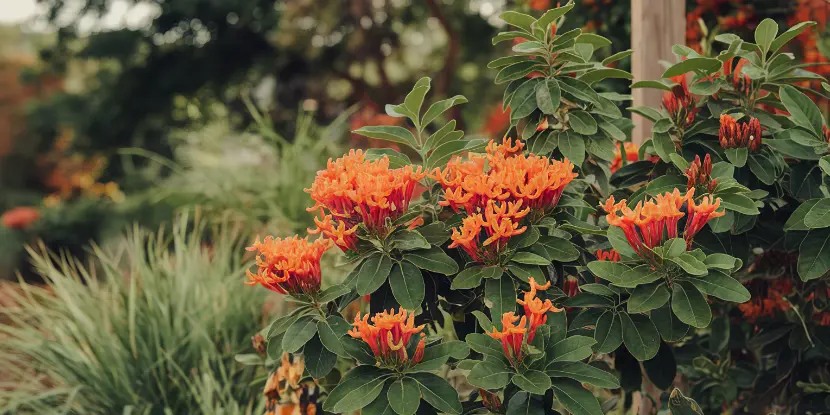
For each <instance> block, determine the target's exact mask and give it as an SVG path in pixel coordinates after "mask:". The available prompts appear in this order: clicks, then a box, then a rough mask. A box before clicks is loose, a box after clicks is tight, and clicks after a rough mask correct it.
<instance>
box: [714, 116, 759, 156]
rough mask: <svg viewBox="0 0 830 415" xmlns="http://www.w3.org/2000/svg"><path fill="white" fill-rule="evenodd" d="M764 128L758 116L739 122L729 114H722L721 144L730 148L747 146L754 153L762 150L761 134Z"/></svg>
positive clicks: (725, 147)
mask: <svg viewBox="0 0 830 415" xmlns="http://www.w3.org/2000/svg"><path fill="white" fill-rule="evenodd" d="M763 131H764V129H763V128H762V127H761V122H760V121H758V119H757V118H752V117H750V119H749V122H743V123H738V122H737V121H736V120H735V119H734V118H732V117H731V116H729V115H727V114H722V115H721V116H720V132H719V134H718V139H719V140H720V146H721V147H723V148H724V149H728V148H747V149H749V151H750V152H752V153H757V152H758V151H760V150H761V134H762V133H763Z"/></svg>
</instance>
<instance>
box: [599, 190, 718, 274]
mask: <svg viewBox="0 0 830 415" xmlns="http://www.w3.org/2000/svg"><path fill="white" fill-rule="evenodd" d="M694 193H695V192H694V188H692V189H690V190H689V191H687V192H686V194H685V195H681V194H680V191H679V190H677V189H674V192H667V193H665V194H662V195H658V196H657V197H656V198H655V199H649V200H646V201H645V202H640V203H638V204H637V206H636V207H635V208H634V209H633V210H632V209H630V208H629V207H628V206H627V205H626V201H625V200H622V201H621V202H619V203H616V202H615V200H614V197H613V196H611V197H610V198H608V200H607V201H606V202H605V205H604V206H603V209H604V210H605V211H606V212H607V213H608V215H607V216H606V219H607V220H608V224H609V225H613V226H618V227H620V228H621V229H622V230H623V232H624V233H625V237H626V239H627V240H628V243H629V244H630V245H631V247H632V248H633V249H634V251H635V252H636V253H637V255H639V256H640V257H641V258H643V259H644V260H646V261H647V262H649V263H651V264H652V265H654V264H655V263H656V262H657V260H658V259H657V258H656V257H655V256H654V254H653V252H652V251H651V250H652V249H653V248H654V247H656V246H660V245H662V244H663V243H664V242H665V241H666V240H668V239H672V238H677V237H680V235H679V234H678V223H679V222H680V219H682V218H683V217H684V216H686V226H685V229H684V231H683V235H682V237H683V239H685V240H686V247H687V249H688V248H690V247H691V246H692V240H693V239H694V236H695V235H696V234H697V233H698V232H699V231H700V230H701V229H702V228H703V225H705V224H706V223H707V222H708V221H709V220H711V219H714V218H717V217H720V216H723V215H724V214H725V212H723V211H720V212H717V209H718V207H720V199H716V200H715V202H714V203H710V202H709V197H708V196H705V197H704V198H703V200H702V201H701V202H700V204H697V203H695V201H694ZM684 204H685V205H686V211H687V213H684V212H683V211H681V208H682V207H683V205H684Z"/></svg>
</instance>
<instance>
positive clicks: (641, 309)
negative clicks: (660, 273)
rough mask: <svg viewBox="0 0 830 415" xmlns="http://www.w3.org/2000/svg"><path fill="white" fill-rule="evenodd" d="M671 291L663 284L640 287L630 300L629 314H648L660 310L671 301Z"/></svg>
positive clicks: (632, 293)
mask: <svg viewBox="0 0 830 415" xmlns="http://www.w3.org/2000/svg"><path fill="white" fill-rule="evenodd" d="M669 297H671V294H669V290H668V289H667V288H666V285H665V284H663V283H656V284H648V285H640V286H639V287H637V288H635V289H634V291H632V292H631V297H629V298H628V312H629V313H646V312H649V311H651V310H654V309H656V308H660V307H662V306H663V304H666V303H667V302H668V301H669Z"/></svg>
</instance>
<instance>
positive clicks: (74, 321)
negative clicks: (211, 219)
mask: <svg viewBox="0 0 830 415" xmlns="http://www.w3.org/2000/svg"><path fill="white" fill-rule="evenodd" d="M242 236H243V235H242V234H240V232H238V229H236V228H235V227H234V226H231V225H228V224H224V225H220V226H217V227H215V228H206V227H205V226H203V225H200V224H196V225H192V226H188V219H187V217H182V218H181V219H180V220H179V221H178V222H177V223H176V224H175V225H174V226H173V229H172V231H171V232H166V231H164V229H162V230H160V231H159V232H158V233H155V234H154V233H150V232H147V231H145V230H143V229H139V228H136V229H134V230H133V231H132V232H130V233H129V234H128V236H127V237H125V238H123V239H122V240H121V241H120V244H119V245H116V246H113V247H111V248H110V249H102V248H98V247H95V248H94V252H93V253H94V255H93V258H94V259H95V261H96V263H97V264H99V266H97V267H92V266H84V265H83V264H82V263H81V261H79V260H77V259H74V258H72V257H69V256H66V255H59V254H54V253H49V252H45V251H42V252H37V251H35V250H30V254H31V256H32V261H33V264H34V267H35V269H36V270H37V271H38V273H39V275H40V276H41V277H42V278H43V280H44V281H45V282H46V285H45V286H44V287H40V286H33V285H28V284H22V285H21V293H20V294H19V295H16V296H14V297H13V298H12V300H13V303H15V304H16V306H14V307H8V308H5V309H4V310H3V314H4V316H5V317H6V318H8V320H9V324H8V325H3V326H0V331H2V334H0V352H2V355H3V359H2V360H0V362H2V368H1V369H0V372H1V373H3V381H4V382H6V384H7V386H6V387H3V388H0V404H2V410H0V412H14V413H52V412H56V411H57V409H58V408H60V409H61V410H65V411H67V412H76V413H122V412H123V413H167V412H165V411H168V412H169V413H195V412H201V413H217V414H218V413H239V414H242V413H255V412H258V411H259V410H258V409H255V408H257V403H258V398H257V397H258V396H259V394H258V393H256V392H252V391H251V390H250V387H249V384H250V382H252V381H253V380H254V377H255V372H256V369H255V368H253V367H247V366H242V365H240V364H239V363H237V362H235V361H234V355H235V354H236V353H238V352H239V351H241V350H243V349H244V348H245V347H246V346H249V345H250V336H251V333H252V332H253V331H255V330H257V328H258V327H259V323H260V316H261V313H262V305H263V302H264V297H263V295H261V294H258V293H257V294H254V295H253V296H252V295H251V294H252V293H251V292H250V291H248V290H245V288H244V284H242V283H241V280H240V278H239V277H240V275H241V272H242V270H243V269H244V268H245V267H246V266H247V265H248V264H245V263H243V262H242V261H241V258H242V257H243V252H244V251H243V250H242V249H241V248H242V246H241V245H240V241H241V238H242ZM8 385H11V386H12V387H10V388H9V387H8Z"/></svg>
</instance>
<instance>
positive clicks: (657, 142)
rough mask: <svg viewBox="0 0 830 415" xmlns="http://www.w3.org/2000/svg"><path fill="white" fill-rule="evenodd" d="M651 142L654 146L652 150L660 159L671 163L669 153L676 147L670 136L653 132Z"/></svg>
mask: <svg viewBox="0 0 830 415" xmlns="http://www.w3.org/2000/svg"><path fill="white" fill-rule="evenodd" d="M651 144H652V145H653V146H654V151H655V152H656V153H657V155H658V156H660V159H661V160H663V161H665V162H666V163H671V157H670V154H672V153H676V152H677V149H676V147H675V144H674V140H672V138H671V136H670V135H669V134H667V133H657V132H655V133H654V136H653V137H652V139H651Z"/></svg>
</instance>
